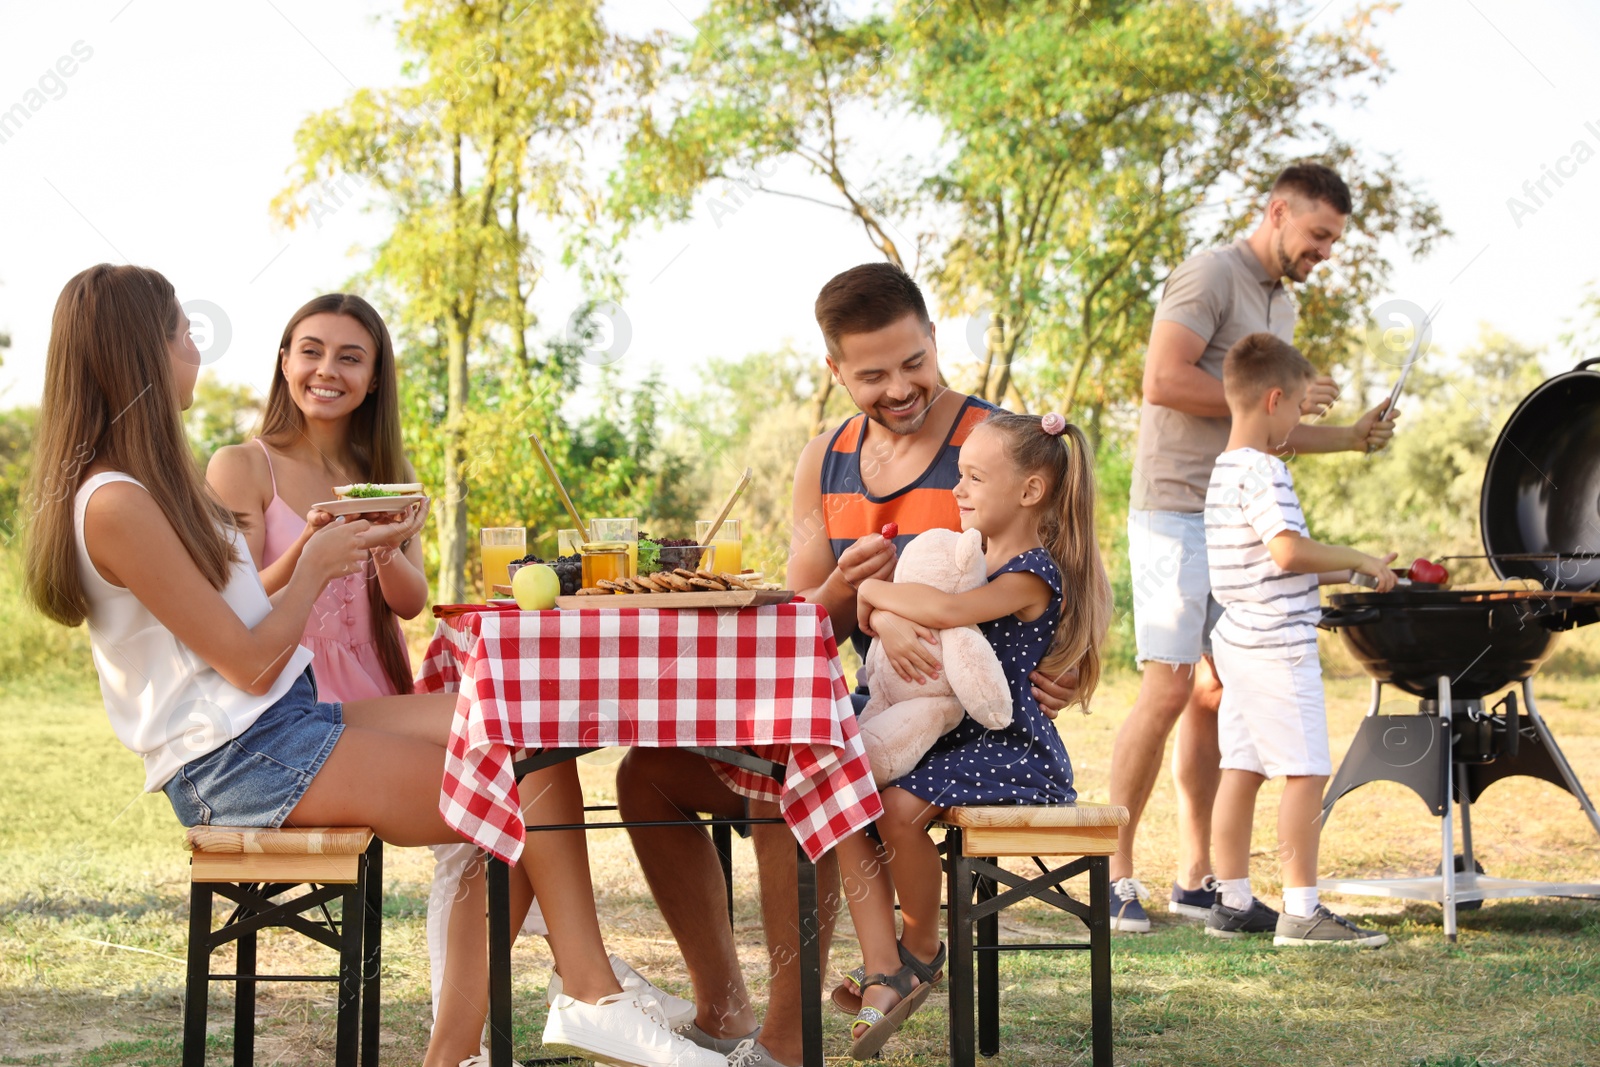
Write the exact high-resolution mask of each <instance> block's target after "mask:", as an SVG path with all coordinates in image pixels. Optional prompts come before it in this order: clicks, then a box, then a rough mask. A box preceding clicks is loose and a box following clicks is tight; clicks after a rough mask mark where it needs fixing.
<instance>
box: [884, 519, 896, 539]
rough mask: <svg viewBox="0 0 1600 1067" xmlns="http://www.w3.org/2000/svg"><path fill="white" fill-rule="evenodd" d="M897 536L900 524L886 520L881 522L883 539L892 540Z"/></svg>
mask: <svg viewBox="0 0 1600 1067" xmlns="http://www.w3.org/2000/svg"><path fill="white" fill-rule="evenodd" d="M899 536H900V524H899V523H898V522H886V523H884V524H883V539H884V540H885V541H893V540H894V539H895V538H896V537H899Z"/></svg>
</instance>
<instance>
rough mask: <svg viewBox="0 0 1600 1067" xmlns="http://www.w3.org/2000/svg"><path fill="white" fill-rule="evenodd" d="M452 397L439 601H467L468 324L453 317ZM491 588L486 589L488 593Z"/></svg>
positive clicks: (448, 358) (448, 353) (448, 374)
mask: <svg viewBox="0 0 1600 1067" xmlns="http://www.w3.org/2000/svg"><path fill="white" fill-rule="evenodd" d="M445 378H446V381H447V382H448V384H449V399H448V402H447V406H446V408H445V417H444V498H443V500H442V501H441V502H440V503H441V507H440V511H439V590H438V594H437V596H436V600H437V602H438V603H440V604H464V603H466V601H467V578H466V564H467V487H466V484H465V483H464V481H463V479H462V473H463V468H464V467H465V466H466V461H467V448H466V414H467V381H468V380H467V324H465V323H463V322H462V321H461V315H460V314H459V313H452V314H451V316H450V325H449V332H448V335H447V338H446V347H445ZM487 593H488V590H485V594H486V595H487Z"/></svg>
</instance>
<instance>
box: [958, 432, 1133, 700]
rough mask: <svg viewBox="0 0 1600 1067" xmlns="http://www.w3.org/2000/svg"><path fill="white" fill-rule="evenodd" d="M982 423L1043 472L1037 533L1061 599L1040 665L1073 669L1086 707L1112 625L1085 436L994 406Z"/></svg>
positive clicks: (1011, 452)
mask: <svg viewBox="0 0 1600 1067" xmlns="http://www.w3.org/2000/svg"><path fill="white" fill-rule="evenodd" d="M1053 417H1054V418H1055V419H1060V418H1061V416H1059V415H1056V416H1053ZM1063 421H1064V420H1063ZM982 425H984V426H985V427H989V428H991V429H993V430H995V431H996V432H998V433H999V434H1000V435H1001V437H1002V438H1003V440H1004V441H1005V444H1006V455H1008V456H1009V457H1010V458H1011V461H1012V463H1014V464H1015V465H1016V468H1017V470H1018V472H1019V473H1021V474H1022V475H1024V476H1026V475H1029V474H1042V475H1044V477H1045V480H1046V489H1045V495H1044V499H1043V500H1042V501H1040V505H1039V513H1040V522H1039V539H1040V540H1041V541H1043V542H1044V547H1045V549H1046V551H1048V552H1049V553H1050V558H1051V559H1053V560H1055V564H1056V567H1057V568H1058V569H1059V570H1060V571H1061V581H1062V598H1061V599H1062V603H1061V617H1060V619H1059V620H1057V622H1056V633H1055V640H1054V641H1053V642H1052V644H1051V646H1050V651H1049V653H1048V654H1047V655H1046V656H1045V659H1044V662H1043V663H1041V664H1040V665H1039V669H1040V670H1041V671H1042V672H1044V673H1045V674H1046V675H1048V676H1050V677H1058V676H1059V675H1060V674H1061V673H1062V672H1064V671H1066V670H1068V669H1070V668H1072V667H1074V666H1075V667H1077V668H1078V690H1077V692H1078V697H1077V701H1076V702H1077V703H1078V704H1081V705H1082V706H1083V707H1084V709H1085V710H1087V709H1088V707H1089V698H1090V697H1092V696H1093V695H1094V691H1095V688H1096V687H1097V686H1098V685H1099V684H1100V667H1101V663H1100V646H1101V645H1102V644H1103V643H1104V642H1105V639H1106V633H1107V631H1108V630H1110V628H1111V613H1112V603H1111V581H1110V579H1108V578H1107V577H1106V568H1105V563H1104V562H1103V561H1102V560H1101V559H1100V543H1099V541H1098V539H1097V538H1096V537H1095V528H1094V462H1093V460H1092V459H1091V458H1090V455H1089V442H1088V441H1087V439H1085V438H1084V436H1083V431H1082V430H1080V429H1078V427H1076V426H1074V425H1073V424H1071V423H1065V428H1064V429H1063V430H1062V432H1061V433H1060V434H1049V433H1046V432H1045V431H1044V428H1043V419H1042V418H1041V417H1040V416H1038V415H1013V414H1011V413H1009V412H995V413H994V414H993V415H990V416H989V417H988V418H987V419H985V420H984V421H983V424H982ZM1057 425H1060V424H1059V423H1058V424H1057ZM1052 428H1053V427H1052Z"/></svg>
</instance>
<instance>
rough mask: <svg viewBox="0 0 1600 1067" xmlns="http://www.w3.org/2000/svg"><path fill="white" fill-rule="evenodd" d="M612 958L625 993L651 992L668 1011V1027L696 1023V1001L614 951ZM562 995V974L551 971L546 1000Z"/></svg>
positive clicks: (612, 966) (678, 1027)
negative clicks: (674, 991)
mask: <svg viewBox="0 0 1600 1067" xmlns="http://www.w3.org/2000/svg"><path fill="white" fill-rule="evenodd" d="M610 959H611V973H612V974H614V975H616V976H617V984H618V985H620V986H621V987H622V991H623V992H624V993H649V994H650V995H651V996H652V997H655V998H656V1001H657V1002H658V1003H659V1004H660V1005H661V1007H662V1009H663V1010H665V1011H666V1013H667V1029H668V1030H682V1029H683V1028H684V1027H686V1026H692V1025H693V1024H694V1016H695V1006H694V1001H692V1000H684V999H683V998H682V997H675V996H673V995H672V994H671V993H668V992H667V991H666V990H665V989H662V988H660V987H659V986H657V985H656V984H655V983H654V982H652V981H650V979H648V978H646V977H645V976H644V975H642V974H640V973H639V972H638V971H636V970H634V969H633V968H632V967H631V966H629V965H628V961H627V960H625V959H623V958H622V957H621V956H619V955H617V954H616V953H615V952H613V953H612V954H611V956H610ZM560 995H561V976H560V975H559V974H557V973H556V972H555V971H551V972H550V983H549V984H548V985H546V986H545V989H544V1002H545V1003H546V1004H554V1003H555V1002H556V998H557V997H559V996H560Z"/></svg>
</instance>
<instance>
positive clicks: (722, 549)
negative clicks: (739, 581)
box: [694, 519, 744, 574]
mask: <svg viewBox="0 0 1600 1067" xmlns="http://www.w3.org/2000/svg"><path fill="white" fill-rule="evenodd" d="M694 539H695V540H696V541H698V542H699V543H700V544H702V545H713V546H715V547H716V550H717V554H716V561H717V570H719V571H721V572H722V573H724V574H738V573H739V572H740V571H742V570H744V530H743V528H742V527H741V526H740V525H739V520H738V519H725V520H723V523H722V529H720V530H718V531H717V532H716V533H715V534H713V533H712V532H711V520H710V519H699V520H697V521H696V522H695V524H694Z"/></svg>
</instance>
